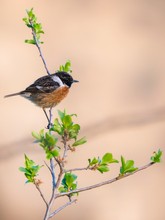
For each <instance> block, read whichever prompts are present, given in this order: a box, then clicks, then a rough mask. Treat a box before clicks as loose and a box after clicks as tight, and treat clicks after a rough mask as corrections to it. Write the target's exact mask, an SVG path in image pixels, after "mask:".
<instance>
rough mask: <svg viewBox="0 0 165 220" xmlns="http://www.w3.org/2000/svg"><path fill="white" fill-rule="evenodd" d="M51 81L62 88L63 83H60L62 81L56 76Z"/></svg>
mask: <svg viewBox="0 0 165 220" xmlns="http://www.w3.org/2000/svg"><path fill="white" fill-rule="evenodd" d="M52 79H53V81H54V82H57V83H59V85H60V86H64V83H63V82H62V80H61V79H60V78H59V77H58V76H56V75H55V76H52Z"/></svg>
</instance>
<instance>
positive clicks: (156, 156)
mask: <svg viewBox="0 0 165 220" xmlns="http://www.w3.org/2000/svg"><path fill="white" fill-rule="evenodd" d="M162 154H163V152H162V151H161V150H160V149H159V150H158V152H154V155H153V156H152V157H151V161H152V162H154V163H160V162H161V157H162Z"/></svg>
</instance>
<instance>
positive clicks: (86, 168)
mask: <svg viewBox="0 0 165 220" xmlns="http://www.w3.org/2000/svg"><path fill="white" fill-rule="evenodd" d="M82 170H90V168H89V167H83V168H73V169H69V170H65V171H64V172H65V173H69V172H74V171H82Z"/></svg>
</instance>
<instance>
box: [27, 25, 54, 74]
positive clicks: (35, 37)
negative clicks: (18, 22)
mask: <svg viewBox="0 0 165 220" xmlns="http://www.w3.org/2000/svg"><path fill="white" fill-rule="evenodd" d="M30 24H31V26H32V35H33V38H34V41H35V45H36V47H37V48H38V51H39V54H40V57H41V59H42V62H43V64H44V67H45V70H46V72H47V74H48V75H49V76H50V75H51V74H50V72H49V70H48V68H47V64H46V61H45V59H44V57H43V54H42V51H41V48H40V46H39V42H38V40H37V36H36V33H35V31H34V28H33V23H31V22H30Z"/></svg>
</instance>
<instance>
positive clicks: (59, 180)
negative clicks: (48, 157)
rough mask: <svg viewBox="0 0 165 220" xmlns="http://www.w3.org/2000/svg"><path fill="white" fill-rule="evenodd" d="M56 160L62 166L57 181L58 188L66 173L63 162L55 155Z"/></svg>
mask: <svg viewBox="0 0 165 220" xmlns="http://www.w3.org/2000/svg"><path fill="white" fill-rule="evenodd" d="M54 159H55V161H56V162H57V164H58V166H59V168H60V172H59V174H58V178H57V182H56V189H58V187H59V185H60V182H61V179H62V175H63V173H64V169H63V167H62V163H61V162H60V161H59V160H58V159H57V158H56V157H54Z"/></svg>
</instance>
